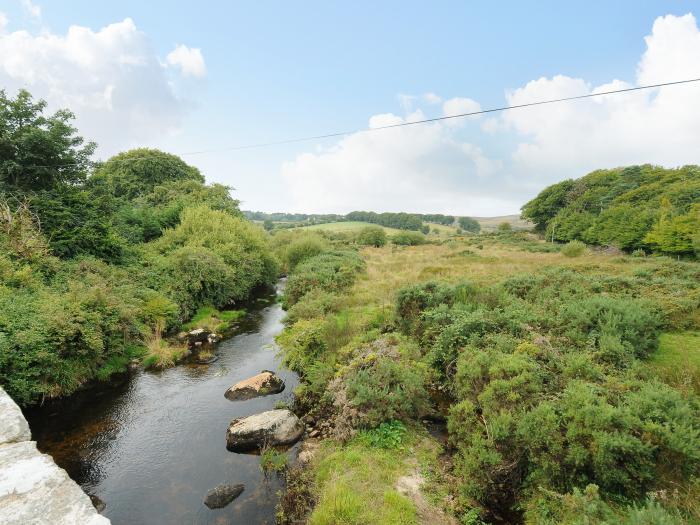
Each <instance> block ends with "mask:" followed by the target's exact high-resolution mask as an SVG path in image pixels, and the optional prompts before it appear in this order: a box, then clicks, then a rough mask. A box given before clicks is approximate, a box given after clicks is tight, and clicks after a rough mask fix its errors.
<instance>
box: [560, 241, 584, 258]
mask: <svg viewBox="0 0 700 525" xmlns="http://www.w3.org/2000/svg"><path fill="white" fill-rule="evenodd" d="M585 251H586V245H585V244H584V243H582V242H581V241H571V242H569V243H567V244H565V245H564V246H562V248H561V253H562V254H563V255H564V256H566V257H579V256H580V255H583V253H584V252H585Z"/></svg>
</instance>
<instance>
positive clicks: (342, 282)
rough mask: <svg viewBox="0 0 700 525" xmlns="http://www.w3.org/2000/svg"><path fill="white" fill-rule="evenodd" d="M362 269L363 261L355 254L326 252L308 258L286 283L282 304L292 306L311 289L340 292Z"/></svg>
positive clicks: (353, 280)
mask: <svg viewBox="0 0 700 525" xmlns="http://www.w3.org/2000/svg"><path fill="white" fill-rule="evenodd" d="M363 269H364V261H363V260H362V258H361V257H360V256H359V255H358V254H357V253H355V252H349V251H345V252H329V253H323V254H321V255H317V256H315V257H311V258H310V259H307V260H306V261H304V262H303V263H301V264H300V265H298V266H297V267H296V268H295V270H294V272H293V273H292V275H291V276H290V277H289V279H288V280H287V286H286V288H285V293H284V299H285V303H286V305H287V306H292V305H294V304H295V303H296V302H297V301H299V299H301V297H303V296H304V294H306V293H308V292H310V291H311V290H313V289H315V288H319V289H322V290H325V291H328V292H337V291H340V290H343V289H345V288H347V287H349V286H350V285H351V284H352V283H353V282H355V278H356V276H357V274H358V272H360V271H361V270H363Z"/></svg>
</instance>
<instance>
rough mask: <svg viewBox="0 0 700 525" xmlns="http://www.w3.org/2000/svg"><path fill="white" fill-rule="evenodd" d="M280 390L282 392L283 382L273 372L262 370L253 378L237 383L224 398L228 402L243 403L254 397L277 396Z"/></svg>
mask: <svg viewBox="0 0 700 525" xmlns="http://www.w3.org/2000/svg"><path fill="white" fill-rule="evenodd" d="M282 390H284V381H282V380H281V379H280V378H279V377H278V376H277V375H275V373H274V372H270V371H269V370H263V371H262V372H260V373H259V374H257V375H254V376H253V377H249V378H248V379H244V380H243V381H239V382H238V383H236V384H235V385H233V386H232V387H231V388H229V389H228V390H227V391H226V393H225V394H224V396H226V399H228V400H230V401H244V400H246V399H253V398H254V397H261V396H268V395H270V394H278V393H279V392H282Z"/></svg>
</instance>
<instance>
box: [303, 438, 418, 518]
mask: <svg viewBox="0 0 700 525" xmlns="http://www.w3.org/2000/svg"><path fill="white" fill-rule="evenodd" d="M427 439H428V438H426V437H424V436H421V435H418V434H416V433H412V434H410V435H407V436H406V446H407V447H409V448H408V449H404V448H403V447H389V448H385V447H375V446H372V445H371V444H369V442H368V441H367V440H365V439H362V438H357V439H355V440H353V441H351V442H349V443H348V444H346V445H344V446H343V445H340V444H338V443H337V442H334V441H330V440H326V441H324V442H323V446H322V447H321V450H320V451H319V452H318V457H317V458H315V459H314V461H315V465H314V472H315V484H316V487H317V490H318V504H317V505H316V507H315V509H314V511H313V512H312V514H311V516H310V518H309V523H310V524H311V525H331V524H337V523H343V524H347V525H355V524H357V525H360V524H367V523H372V524H377V525H404V524H405V525H410V524H415V523H418V521H417V515H416V508H415V505H414V504H413V502H412V501H411V500H410V499H409V498H407V497H406V496H403V495H401V494H400V493H399V492H398V490H397V489H396V482H397V480H398V478H399V477H400V476H402V475H405V474H407V473H409V472H410V471H411V470H412V468H413V464H412V461H411V459H412V458H413V457H414V455H416V454H417V449H419V448H423V447H425V446H427V445H426V443H425V440H427Z"/></svg>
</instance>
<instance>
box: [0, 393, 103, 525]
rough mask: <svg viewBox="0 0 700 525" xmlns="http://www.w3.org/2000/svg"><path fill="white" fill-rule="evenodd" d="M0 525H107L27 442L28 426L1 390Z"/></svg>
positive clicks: (87, 500) (65, 477)
mask: <svg viewBox="0 0 700 525" xmlns="http://www.w3.org/2000/svg"><path fill="white" fill-rule="evenodd" d="M0 421H2V425H1V427H2V428H0V523H2V524H3V525H44V524H46V525H109V524H110V521H109V520H108V519H107V518H105V517H104V516H101V515H100V514H99V513H98V512H97V510H95V507H93V505H92V502H91V501H90V498H89V497H88V496H87V494H85V493H84V492H83V491H82V489H81V488H80V487H79V486H78V484H77V483H75V482H74V481H73V480H72V479H70V478H69V477H68V474H67V473H66V471H65V470H63V469H62V468H60V467H59V466H58V465H56V463H54V461H53V459H52V458H51V456H49V455H47V454H42V453H41V452H39V451H38V450H37V448H36V443H35V442H33V441H30V439H31V436H30V432H29V425H28V424H27V421H26V420H25V419H24V416H23V415H22V412H21V410H20V409H19V407H18V406H17V404H16V403H15V402H14V401H12V399H11V398H10V397H9V396H8V395H7V394H6V393H5V391H4V390H3V389H2V388H0Z"/></svg>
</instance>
